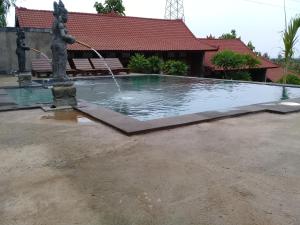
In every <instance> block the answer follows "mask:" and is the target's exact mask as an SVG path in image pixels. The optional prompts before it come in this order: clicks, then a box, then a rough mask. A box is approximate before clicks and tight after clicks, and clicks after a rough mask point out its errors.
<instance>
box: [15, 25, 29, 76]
mask: <svg viewBox="0 0 300 225" xmlns="http://www.w3.org/2000/svg"><path fill="white" fill-rule="evenodd" d="M28 50H30V48H29V47H27V46H26V44H25V32H24V31H23V30H22V29H18V31H17V49H16V54H17V56H18V63H19V71H18V72H19V73H24V72H25V70H26V51H28Z"/></svg>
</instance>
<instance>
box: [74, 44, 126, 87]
mask: <svg viewBox="0 0 300 225" xmlns="http://www.w3.org/2000/svg"><path fill="white" fill-rule="evenodd" d="M76 43H78V44H80V45H82V46H84V47H87V48H89V49H91V50H92V51H93V52H95V53H96V54H97V56H98V57H99V58H100V59H103V61H104V65H105V66H106V68H107V69H108V71H109V73H110V74H111V76H112V78H113V80H114V82H115V84H116V86H117V88H118V90H119V92H120V93H121V87H120V85H119V83H118V81H117V79H116V77H115V75H114V73H113V71H112V70H111V68H110V67H109V66H108V64H107V63H106V62H105V59H104V57H103V56H102V55H101V54H100V53H99V52H98V51H96V49H94V48H92V47H91V46H89V45H88V44H85V43H83V42H81V41H78V40H76Z"/></svg>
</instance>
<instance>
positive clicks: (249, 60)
mask: <svg viewBox="0 0 300 225" xmlns="http://www.w3.org/2000/svg"><path fill="white" fill-rule="evenodd" d="M212 63H213V64H214V65H215V66H217V67H219V68H223V70H224V76H223V78H226V79H229V78H234V77H235V76H234V75H233V74H234V73H240V70H242V69H243V70H245V69H250V68H255V67H257V66H258V65H259V64H260V61H259V60H258V59H257V58H255V57H253V56H252V55H249V54H240V53H236V52H233V51H229V50H225V51H221V52H218V53H217V54H215V55H214V57H213V58H212ZM234 71H235V72H234ZM229 72H230V73H229ZM247 80H248V79H247Z"/></svg>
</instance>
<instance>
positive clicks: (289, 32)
mask: <svg viewBox="0 0 300 225" xmlns="http://www.w3.org/2000/svg"><path fill="white" fill-rule="evenodd" d="M299 28H300V16H297V17H295V18H292V19H291V21H290V23H289V25H288V26H287V27H286V28H285V31H284V32H283V44H284V51H283V53H284V63H285V67H284V79H283V82H284V83H286V76H287V72H288V66H289V63H290V61H291V59H292V58H293V56H294V53H295V47H296V43H297V41H298V36H297V32H298V30H299Z"/></svg>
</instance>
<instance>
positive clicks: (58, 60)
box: [51, 0, 75, 82]
mask: <svg viewBox="0 0 300 225" xmlns="http://www.w3.org/2000/svg"><path fill="white" fill-rule="evenodd" d="M53 15H54V21H53V25H52V33H53V39H52V45H51V50H52V69H53V78H54V80H55V81H58V82H63V81H66V80H68V79H69V78H68V76H67V73H66V65H67V60H68V53H67V44H74V43H75V38H74V37H72V36H71V35H68V30H67V28H66V26H65V24H66V23H67V21H68V11H67V10H66V8H65V6H64V4H63V2H62V1H61V0H59V3H57V2H54V12H53Z"/></svg>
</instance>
